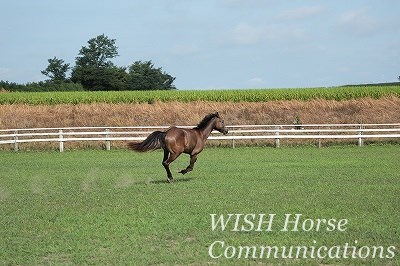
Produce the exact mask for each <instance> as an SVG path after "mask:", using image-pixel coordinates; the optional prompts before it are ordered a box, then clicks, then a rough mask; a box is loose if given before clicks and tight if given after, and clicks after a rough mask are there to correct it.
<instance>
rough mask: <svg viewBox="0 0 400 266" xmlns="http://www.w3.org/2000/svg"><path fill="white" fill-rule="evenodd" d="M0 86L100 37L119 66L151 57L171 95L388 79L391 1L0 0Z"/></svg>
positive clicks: (398, 44) (395, 21) (396, 53)
mask: <svg viewBox="0 0 400 266" xmlns="http://www.w3.org/2000/svg"><path fill="white" fill-rule="evenodd" d="M0 1H1V7H2V16H1V22H0V36H1V40H0V80H8V81H13V82H18V83H25V82H29V81H40V80H44V79H46V77H45V76H43V75H42V74H41V73H40V71H41V70H43V69H45V68H46V67H47V65H48V62H47V60H48V59H49V58H53V57H55V56H56V57H57V58H60V59H63V60H64V61H66V62H67V63H70V64H71V65H74V62H75V57H76V56H77V55H78V52H79V49H80V48H81V47H82V46H86V44H87V41H88V40H89V39H91V38H94V37H96V36H97V35H100V34H105V35H107V36H108V37H109V38H112V39H116V45H117V46H118V51H119V57H117V58H115V60H114V63H115V64H117V65H119V66H128V65H130V64H132V63H133V62H134V61H137V60H152V61H153V63H154V64H155V66H156V67H162V68H163V70H164V71H166V72H168V73H169V74H171V75H172V76H175V77H176V80H175V82H174V84H175V85H176V87H177V88H178V89H224V88H284V87H318V86H336V85H343V84H349V83H371V82H393V81H397V77H398V76H399V75H400V16H399V10H400V1H398V0H376V1H368V0H364V1H361V0H350V1H349V0H347V1H345V0H335V1H327V0H326V1H305V0H304V1H303V0H291V1H289V0H286V1H278V0H208V1H192V0H175V1H172V0H143V1H135V0H113V1H102V0H84V1H82V0H70V1H54V0H35V1H32V0H19V1H18V0H16V1H6V0H0Z"/></svg>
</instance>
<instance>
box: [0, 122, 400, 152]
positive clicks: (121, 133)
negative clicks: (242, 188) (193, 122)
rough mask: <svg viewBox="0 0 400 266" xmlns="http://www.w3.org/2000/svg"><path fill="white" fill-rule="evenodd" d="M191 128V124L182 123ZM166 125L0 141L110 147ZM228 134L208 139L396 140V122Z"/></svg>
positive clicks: (6, 134)
mask: <svg viewBox="0 0 400 266" xmlns="http://www.w3.org/2000/svg"><path fill="white" fill-rule="evenodd" d="M183 127H186V128H191V126H183ZM167 128H168V126H143V127H141V126H132V127H64V128H27V129H1V130H0V144H10V145H13V146H14V150H16V151H17V150H18V149H19V144H21V143H33V142H58V143H59V150H60V152H63V151H64V145H65V143H67V142H76V141H79V142H82V141H102V142H105V145H106V149H107V150H110V149H111V142H112V141H142V140H144V139H145V138H146V137H147V135H148V134H150V133H151V132H153V131H154V130H166V129H167ZM228 128H229V133H228V134H227V135H222V134H220V133H219V132H215V131H213V132H212V134H211V136H210V137H209V140H212V141H218V140H230V141H231V142H232V147H235V141H236V140H263V139H264V140H268V139H269V140H274V142H275V146H276V147H279V146H280V140H281V139H315V140H317V141H318V146H319V147H320V146H321V141H322V140H324V139H325V140H326V139H331V140H333V139H350V140H351V139H354V140H357V141H358V145H359V146H362V145H363V143H364V141H365V140H366V139H371V140H376V141H379V140H382V139H398V138H400V123H396V124H308V125H233V126H228Z"/></svg>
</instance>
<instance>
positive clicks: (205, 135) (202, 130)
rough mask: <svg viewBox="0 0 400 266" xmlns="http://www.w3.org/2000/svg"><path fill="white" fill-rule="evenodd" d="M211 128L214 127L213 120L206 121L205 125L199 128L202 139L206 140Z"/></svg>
mask: <svg viewBox="0 0 400 266" xmlns="http://www.w3.org/2000/svg"><path fill="white" fill-rule="evenodd" d="M213 128H214V121H213V120H212V121H211V122H210V123H208V125H207V126H206V127H204V128H203V129H201V130H200V131H201V133H202V135H203V139H204V140H206V139H207V138H208V136H210V134H211V131H213Z"/></svg>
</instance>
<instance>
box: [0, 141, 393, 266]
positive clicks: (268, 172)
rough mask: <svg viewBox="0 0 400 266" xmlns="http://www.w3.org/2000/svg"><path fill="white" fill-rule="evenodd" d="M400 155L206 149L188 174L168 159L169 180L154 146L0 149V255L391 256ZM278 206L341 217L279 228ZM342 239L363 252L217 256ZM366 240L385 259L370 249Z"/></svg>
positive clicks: (42, 259) (174, 258) (55, 259)
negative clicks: (253, 217) (239, 220)
mask: <svg viewBox="0 0 400 266" xmlns="http://www.w3.org/2000/svg"><path fill="white" fill-rule="evenodd" d="M399 158H400V146H398V145H387V146H365V147H362V148H358V147H353V146H346V147H329V148H322V149H317V148H312V147H299V148H281V149H274V148H246V147H242V148H235V149H232V148H208V149H205V150H204V151H203V152H202V153H201V154H200V155H199V158H198V161H197V163H196V165H195V169H194V171H193V172H191V173H188V174H187V175H185V176H182V175H178V173H177V171H178V170H180V169H182V168H184V167H186V166H187V164H188V157H187V156H181V157H180V158H179V159H178V160H177V161H175V162H174V163H173V164H172V166H171V170H172V171H173V173H175V175H174V177H175V183H173V184H169V183H166V182H165V180H166V175H165V172H164V169H163V167H162V165H161V159H162V153H161V152H160V151H156V152H152V153H142V154H138V153H133V152H129V151H125V150H114V151H69V152H65V153H57V152H0V265H43V264H51V265H60V264H61V265H82V264H102V265H104V264H109V265H125V264H130V265H148V264H152V265H153V264H165V265H171V264H180V265H187V264H194V265H204V264H207V263H211V264H218V265H228V264H234V265H235V264H236V265H242V264H257V265H258V264H271V263H272V264H274V263H280V264H288V265H297V264H298V265H304V264H307V265H320V264H342V265H343V264H352V265H354V264H365V263H367V264H371V263H372V264H378V265H399V264H400V257H399V256H400V255H399V249H400V236H399V234H400V223H399V220H398V219H399V217H400V196H399V195H400V164H399ZM213 213H214V214H217V215H221V214H224V215H225V217H227V214H257V215H258V214H266V216H268V215H269V214H275V218H274V227H273V229H272V230H271V231H262V232H258V231H256V230H248V231H247V232H245V231H240V230H239V231H235V230H233V228H234V225H233V224H231V225H230V226H228V229H226V230H224V231H222V230H221V229H220V228H219V229H218V228H217V229H216V230H214V231H213V230H212V228H211V227H212V226H211V225H212V224H211V216H210V214H213ZM285 214H293V215H294V214H301V215H302V218H301V219H302V221H303V220H306V219H309V220H307V221H306V222H307V223H308V224H306V229H307V226H309V225H310V224H311V220H313V221H315V220H317V219H326V220H328V219H334V220H335V221H339V220H340V219H346V220H347V224H346V226H345V230H343V231H340V230H338V229H337V228H335V229H333V230H330V231H329V230H326V228H325V229H322V230H315V227H314V228H313V229H311V230H302V229H300V230H298V231H286V232H285V231H281V230H280V229H281V228H282V226H283V224H284V219H285ZM248 217H250V216H248ZM257 221H258V220H257ZM254 223H256V222H254ZM242 225H243V226H244V227H245V228H247V229H250V228H251V226H250V225H251V224H250V223H244V224H242ZM265 227H266V226H265ZM265 227H264V229H265ZM331 229H332V228H331ZM216 241H221V242H217V243H216V244H215V245H214V247H215V248H214V249H213V250H212V253H213V254H214V255H215V256H219V255H221V256H220V258H218V259H214V258H212V257H211V256H210V254H209V251H210V246H211V245H212V244H213V243H215V242H216ZM222 241H223V242H224V244H225V246H224V247H222V245H221V243H222ZM346 243H348V245H349V246H354V247H355V248H356V251H355V252H356V253H357V254H358V251H360V254H361V257H363V256H365V255H366V254H367V253H366V252H367V249H368V250H369V253H370V254H369V255H368V256H365V257H366V258H365V259H364V258H359V257H358V258H342V257H341V258H340V259H338V258H332V259H331V258H329V257H328V256H326V257H325V258H312V257H311V256H312V255H311V254H312V251H310V250H311V249H309V250H308V251H307V258H292V259H282V258H281V257H282V256H281V253H279V256H278V257H279V258H278V259H274V258H272V257H271V258H267V257H263V258H252V257H251V258H240V259H238V258H237V257H236V258H235V257H233V258H231V259H227V258H225V257H226V256H225V255H227V256H228V257H229V256H231V255H232V254H233V253H234V251H235V252H236V255H237V252H238V249H239V248H238V247H239V246H257V247H259V246H277V247H279V248H280V247H290V246H299V245H300V246H307V247H311V246H314V247H315V249H318V248H319V247H321V246H326V247H327V248H328V249H329V248H331V247H334V246H339V248H342V249H343V246H345V244H346ZM228 246H229V247H228ZM374 246H382V252H383V253H382V254H383V256H384V257H385V258H379V257H378V256H377V257H376V258H375V259H373V258H371V257H372V254H371V253H372V251H371V250H372V249H373V247H374ZM227 247H228V249H226V248H227ZM363 247H367V248H363ZM352 251H353V250H352V249H349V250H348V254H349V256H351V255H350V254H351V253H352ZM390 251H393V253H394V254H393V256H391V252H390ZM224 252H225V253H226V254H225V253H224ZM386 256H388V257H389V258H386Z"/></svg>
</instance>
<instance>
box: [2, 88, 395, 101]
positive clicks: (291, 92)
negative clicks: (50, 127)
mask: <svg viewBox="0 0 400 266" xmlns="http://www.w3.org/2000/svg"><path fill="white" fill-rule="evenodd" d="M386 96H394V97H400V86H360V87H351V86H349V87H333V88H302V89H246V90H190V91H189V90H181V91H178V90H175V91H96V92H90V91H76V92H4V93H0V104H32V105H53V104H92V103H110V104H120V103H154V102H157V101H160V102H193V101H211V102H269V101H277V100H299V101H307V100H312V99H323V100H337V101H341V100H351V99H359V98H373V99H379V98H381V97H386Z"/></svg>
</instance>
